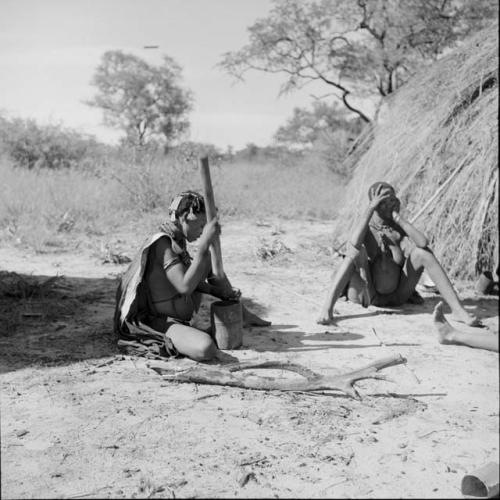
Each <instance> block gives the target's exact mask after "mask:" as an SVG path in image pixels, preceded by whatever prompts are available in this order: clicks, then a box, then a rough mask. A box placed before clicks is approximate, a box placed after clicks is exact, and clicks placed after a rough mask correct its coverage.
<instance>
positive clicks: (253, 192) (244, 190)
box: [213, 162, 341, 219]
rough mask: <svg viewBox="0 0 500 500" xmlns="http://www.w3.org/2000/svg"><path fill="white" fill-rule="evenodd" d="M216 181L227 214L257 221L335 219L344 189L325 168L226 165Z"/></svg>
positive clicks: (219, 169) (338, 179)
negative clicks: (270, 219) (269, 219)
mask: <svg viewBox="0 0 500 500" xmlns="http://www.w3.org/2000/svg"><path fill="white" fill-rule="evenodd" d="M213 180H214V189H215V192H216V199H217V204H218V205H219V206H220V207H221V211H222V213H223V214H227V215H234V216H238V217H251V218H253V219H263V218H267V217H280V218H283V219H332V218H334V217H335V214H336V209H337V200H338V198H339V195H340V190H341V180H340V178H339V176H338V175H336V174H334V173H332V172H331V171H330V170H329V169H328V168H327V167H326V166H324V165H311V164H299V165H282V164H279V163H275V164H272V163H269V164H254V163H243V162H241V163H238V164H226V165H221V166H220V168H218V169H216V170H215V171H214V174H213Z"/></svg>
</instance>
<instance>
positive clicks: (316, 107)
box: [274, 100, 363, 148]
mask: <svg viewBox="0 0 500 500" xmlns="http://www.w3.org/2000/svg"><path fill="white" fill-rule="evenodd" d="M362 127H363V124H362V123H361V120H360V118H359V117H358V118H353V115H352V113H350V112H349V111H348V110H346V109H345V108H342V107H341V106H340V105H339V104H337V103H336V102H335V101H334V102H333V104H329V103H327V102H325V101H321V100H316V101H314V102H313V105H312V108H311V109H307V108H295V109H294V110H293V115H292V117H291V118H289V119H288V121H287V122H286V123H285V125H282V126H281V127H280V128H279V129H278V130H277V132H276V134H275V135H274V140H275V141H276V142H277V143H278V144H283V145H288V146H295V147H299V148H303V147H306V148H307V147H310V146H312V145H313V144H315V143H316V142H317V141H318V140H319V139H322V138H324V137H325V135H327V136H330V135H331V134H333V133H335V132H336V131H344V132H345V133H346V134H347V135H348V136H349V139H350V140H354V139H355V138H356V137H357V136H358V134H359V133H360V132H361V130H362Z"/></svg>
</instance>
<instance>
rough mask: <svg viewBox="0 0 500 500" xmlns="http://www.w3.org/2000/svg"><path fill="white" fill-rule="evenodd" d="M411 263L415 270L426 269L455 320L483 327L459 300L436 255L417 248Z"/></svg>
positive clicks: (411, 256) (414, 250)
mask: <svg viewBox="0 0 500 500" xmlns="http://www.w3.org/2000/svg"><path fill="white" fill-rule="evenodd" d="M410 262H411V264H412V266H413V267H414V268H415V269H417V270H418V269H421V268H423V269H425V270H426V271H427V274H428V275H429V276H430V277H431V279H432V281H433V282H434V283H435V284H436V287H437V289H438V290H439V293H440V294H441V296H442V297H443V299H444V300H446V302H447V303H448V305H449V306H450V308H451V313H452V317H453V319H454V320H456V321H459V322H461V323H465V324H466V325H469V326H482V324H481V321H480V320H479V319H478V318H477V317H476V316H474V315H473V314H470V313H469V312H467V311H466V310H465V309H464V307H463V306H462V304H461V303H460V300H459V298H458V295H457V293H456V292H455V289H454V288H453V285H452V284H451V281H450V280H449V278H448V276H447V275H446V273H445V272H444V269H443V268H442V267H441V264H440V263H439V262H438V260H437V259H436V257H435V255H434V254H433V253H432V252H431V251H430V250H428V249H427V248H415V249H413V251H412V252H411V254H410Z"/></svg>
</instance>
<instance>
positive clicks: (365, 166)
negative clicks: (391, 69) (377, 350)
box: [336, 23, 498, 279]
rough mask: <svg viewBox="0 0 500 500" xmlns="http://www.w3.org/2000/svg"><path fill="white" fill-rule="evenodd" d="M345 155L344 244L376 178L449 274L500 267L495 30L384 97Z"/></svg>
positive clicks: (465, 275)
mask: <svg viewBox="0 0 500 500" xmlns="http://www.w3.org/2000/svg"><path fill="white" fill-rule="evenodd" d="M382 110H383V113H381V116H380V120H379V123H378V124H377V125H375V126H374V127H373V128H372V129H371V130H370V131H367V132H366V133H365V135H364V136H363V137H362V138H361V139H360V141H359V143H358V146H357V147H356V150H355V151H354V152H353V154H352V155H351V156H350V158H349V159H348V162H349V163H351V164H352V168H353V177H352V179H351V180H350V182H349V184H348V185H347V187H346V191H345V197H344V203H343V204H342V206H343V209H342V211H343V213H342V216H341V217H339V219H338V226H337V234H336V236H337V238H339V239H340V240H345V239H347V238H348V237H349V230H350V228H351V227H352V225H353V224H354V223H355V221H356V219H358V218H359V216H360V214H361V212H362V211H363V210H364V209H365V208H366V206H367V203H368V201H367V200H368V197H367V191H368V188H369V186H370V185H371V184H372V183H373V182H376V181H379V180H386V181H387V182H390V183H391V184H393V185H394V187H395V188H396V191H397V192H398V194H399V196H400V198H401V201H402V204H403V210H402V214H403V215H404V216H405V217H406V218H407V219H408V220H410V221H414V222H415V225H416V226H417V227H419V228H420V229H422V230H423V231H424V232H425V233H426V234H427V235H428V237H429V238H430V240H431V248H432V249H433V251H434V253H435V254H436V255H437V257H438V258H439V259H440V261H441V262H442V264H443V265H444V267H445V269H446V270H447V271H448V272H449V273H450V275H451V276H453V277H456V278H462V279H473V278H474V277H475V276H476V275H477V274H478V273H479V272H481V271H485V270H494V269H495V266H496V265H497V264H498V24H497V23H494V25H492V26H491V27H490V28H488V29H486V30H484V31H482V32H481V33H479V34H477V35H476V36H474V37H473V38H472V39H470V40H468V41H467V42H466V43H464V44H463V45H462V46H461V47H460V48H458V49H456V50H455V51H454V52H452V53H450V54H449V55H447V56H446V57H443V58H442V59H440V60H439V61H438V62H436V63H435V64H434V65H432V66H431V67H426V68H425V69H423V70H422V71H421V72H419V73H417V75H415V77H413V78H412V79H411V80H410V81H409V82H408V83H407V84H406V85H404V86H403V87H401V88H400V89H399V90H398V91H397V92H396V93H395V94H393V95H391V96H390V97H389V98H386V101H385V102H384V104H383V108H382Z"/></svg>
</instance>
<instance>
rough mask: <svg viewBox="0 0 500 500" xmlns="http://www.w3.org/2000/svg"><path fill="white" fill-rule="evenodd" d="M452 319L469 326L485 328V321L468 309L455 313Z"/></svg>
mask: <svg viewBox="0 0 500 500" xmlns="http://www.w3.org/2000/svg"><path fill="white" fill-rule="evenodd" d="M450 317H451V319H452V320H454V321H457V322H458V323H463V324H464V325H467V326H475V327H477V328H484V325H483V323H482V322H481V320H480V319H479V318H477V317H476V316H474V315H473V314H469V313H468V312H467V311H464V312H463V313H462V312H459V313H453V314H452V315H451V316H450Z"/></svg>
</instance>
